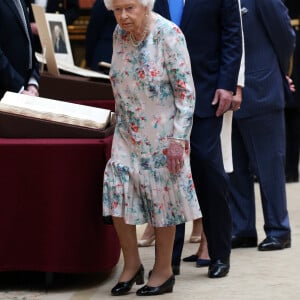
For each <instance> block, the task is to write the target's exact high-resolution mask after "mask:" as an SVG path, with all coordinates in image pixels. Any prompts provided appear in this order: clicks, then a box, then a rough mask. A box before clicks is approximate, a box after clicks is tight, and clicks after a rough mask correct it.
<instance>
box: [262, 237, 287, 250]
mask: <svg viewBox="0 0 300 300" xmlns="http://www.w3.org/2000/svg"><path fill="white" fill-rule="evenodd" d="M285 248H291V238H290V237H288V238H280V237H275V236H267V237H266V238H265V239H264V240H263V241H262V242H261V243H260V244H259V245H258V250H259V251H272V250H282V249H285Z"/></svg>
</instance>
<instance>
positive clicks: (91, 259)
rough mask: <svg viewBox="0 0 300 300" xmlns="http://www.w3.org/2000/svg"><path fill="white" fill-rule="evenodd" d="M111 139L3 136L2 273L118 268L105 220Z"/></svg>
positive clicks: (117, 249) (0, 182)
mask: <svg viewBox="0 0 300 300" xmlns="http://www.w3.org/2000/svg"><path fill="white" fill-rule="evenodd" d="M111 141H112V137H111V136H109V137H107V138H103V139H9V138H0V166H1V175H0V195H1V200H0V231H1V233H0V236H1V242H0V271H17V270H20V271H24V270H31V271H44V272H76V273H77V272H100V271H110V270H111V269H112V268H113V267H114V266H115V265H116V264H117V262H118V260H119V256H120V246H119V242H118V239H117V236H116V233H115V231H114V228H113V226H111V225H105V224H104V223H103V220H102V205H101V202H102V180H103V170H104V167H105V164H106V161H107V159H108V158H109V155H110V147H111Z"/></svg>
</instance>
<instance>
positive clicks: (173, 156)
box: [167, 140, 185, 174]
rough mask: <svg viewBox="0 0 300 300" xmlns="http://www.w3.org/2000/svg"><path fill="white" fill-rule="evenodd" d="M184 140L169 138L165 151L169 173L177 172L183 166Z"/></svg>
mask: <svg viewBox="0 0 300 300" xmlns="http://www.w3.org/2000/svg"><path fill="white" fill-rule="evenodd" d="M184 151H185V143H184V141H180V140H178V141H176V140H171V141H170V145H169V148H168V151H167V166H168V169H169V171H170V172H171V173H173V174H178V173H179V172H180V171H181V169H182V167H183V163H184V160H183V153H184Z"/></svg>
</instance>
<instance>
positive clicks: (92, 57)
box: [85, 0, 117, 71]
mask: <svg viewBox="0 0 300 300" xmlns="http://www.w3.org/2000/svg"><path fill="white" fill-rule="evenodd" d="M116 25H117V22H116V18H115V17H114V13H113V12H112V11H110V10H107V9H106V7H105V5H104V2H103V0H96V2H95V4H94V6H93V8H92V11H91V17H90V21H89V24H88V27H87V32H86V48H85V50H86V51H85V58H86V65H87V67H89V68H91V69H92V70H95V71H99V65H98V63H99V62H100V61H104V62H107V63H110V62H111V57H112V35H113V32H114V30H115V27H116Z"/></svg>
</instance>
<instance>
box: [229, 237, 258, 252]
mask: <svg viewBox="0 0 300 300" xmlns="http://www.w3.org/2000/svg"><path fill="white" fill-rule="evenodd" d="M256 246H257V237H256V236H236V235H234V236H233V237H232V238H231V248H232V249H235V248H251V247H256Z"/></svg>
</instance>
